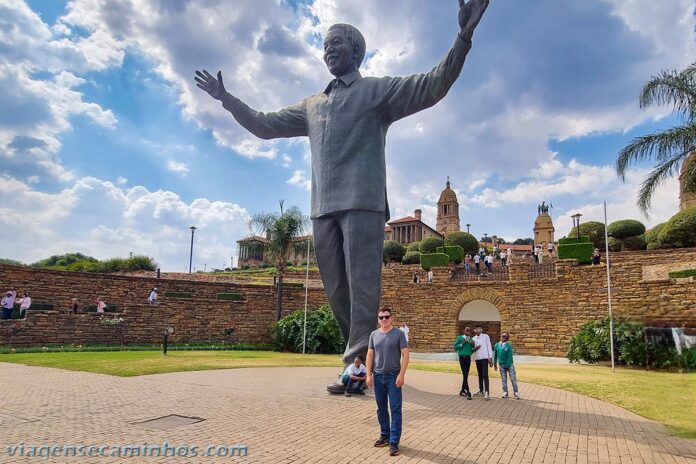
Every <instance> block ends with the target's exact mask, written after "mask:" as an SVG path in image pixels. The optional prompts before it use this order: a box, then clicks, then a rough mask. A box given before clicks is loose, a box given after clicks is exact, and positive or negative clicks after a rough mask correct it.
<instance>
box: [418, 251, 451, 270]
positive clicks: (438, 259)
mask: <svg viewBox="0 0 696 464" xmlns="http://www.w3.org/2000/svg"><path fill="white" fill-rule="evenodd" d="M420 264H421V267H422V268H423V269H425V270H426V271H429V270H430V269H432V268H434V267H447V265H449V256H447V255H446V254H444V253H421V255H420Z"/></svg>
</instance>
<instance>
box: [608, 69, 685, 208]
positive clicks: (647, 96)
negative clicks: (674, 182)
mask: <svg viewBox="0 0 696 464" xmlns="http://www.w3.org/2000/svg"><path fill="white" fill-rule="evenodd" d="M653 104H656V105H672V106H673V108H674V112H675V113H676V114H677V115H679V116H680V117H681V118H682V119H683V120H684V123H683V124H682V125H681V126H677V127H672V128H670V129H667V130H664V131H661V132H656V133H654V134H650V135H644V136H642V137H636V138H635V139H633V140H632V141H631V143H629V144H628V145H627V146H626V147H625V148H624V149H622V150H621V152H619V156H618V158H617V159H616V172H617V174H618V176H619V178H620V179H621V180H624V181H625V177H626V171H627V170H628V169H629V168H630V167H631V165H633V164H636V163H639V162H641V161H644V160H647V159H654V160H655V161H656V162H657V166H656V167H655V168H654V169H653V171H652V172H651V173H650V174H648V176H647V177H646V178H645V180H644V181H643V184H642V186H641V189H640V194H639V196H638V206H639V207H640V209H641V210H642V211H643V212H644V213H646V214H647V212H648V210H649V209H650V201H651V199H652V196H653V194H654V193H655V191H656V190H657V188H658V187H659V186H660V184H661V183H662V182H663V181H665V180H666V179H667V178H669V177H671V176H673V175H674V174H676V173H677V172H679V168H680V166H682V165H683V164H684V162H685V161H686V160H687V158H689V155H690V154H692V153H693V152H694V151H696V63H693V64H691V65H690V66H688V67H687V68H686V69H684V70H682V71H676V70H675V71H662V72H661V73H660V74H659V75H657V76H655V77H653V78H652V79H650V81H648V83H646V84H645V85H644V86H643V90H642V92H641V94H640V107H641V108H643V109H644V108H647V107H648V106H651V105H653ZM694 158H696V157H692V158H690V159H691V160H693V159H694ZM690 192H696V162H691V161H689V162H688V163H686V165H685V167H684V169H683V170H682V177H681V194H682V195H684V194H687V193H690Z"/></svg>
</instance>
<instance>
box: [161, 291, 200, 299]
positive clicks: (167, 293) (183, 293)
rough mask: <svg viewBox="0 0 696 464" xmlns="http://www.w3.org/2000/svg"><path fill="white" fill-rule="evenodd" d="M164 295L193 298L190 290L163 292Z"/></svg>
mask: <svg viewBox="0 0 696 464" xmlns="http://www.w3.org/2000/svg"><path fill="white" fill-rule="evenodd" d="M164 296H166V297H167V298H193V293H191V292H164Z"/></svg>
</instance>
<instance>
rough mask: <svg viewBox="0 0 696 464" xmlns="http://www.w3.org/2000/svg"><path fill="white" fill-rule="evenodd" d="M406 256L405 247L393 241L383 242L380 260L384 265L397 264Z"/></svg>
mask: <svg viewBox="0 0 696 464" xmlns="http://www.w3.org/2000/svg"><path fill="white" fill-rule="evenodd" d="M405 254H406V247H404V246H403V245H402V244H400V243H399V242H395V241H394V240H385V241H384V251H383V252H382V258H383V260H384V262H385V263H399V262H401V259H402V258H403V257H404V255H405Z"/></svg>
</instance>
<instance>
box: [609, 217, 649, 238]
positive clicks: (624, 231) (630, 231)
mask: <svg viewBox="0 0 696 464" xmlns="http://www.w3.org/2000/svg"><path fill="white" fill-rule="evenodd" d="M607 233H608V234H609V237H614V238H618V239H619V240H623V239H625V238H628V237H635V236H636V235H643V234H644V233H645V225H643V223H642V222H640V221H637V220H635V219H621V220H620V221H614V222H612V223H611V224H609V227H608V228H607Z"/></svg>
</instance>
